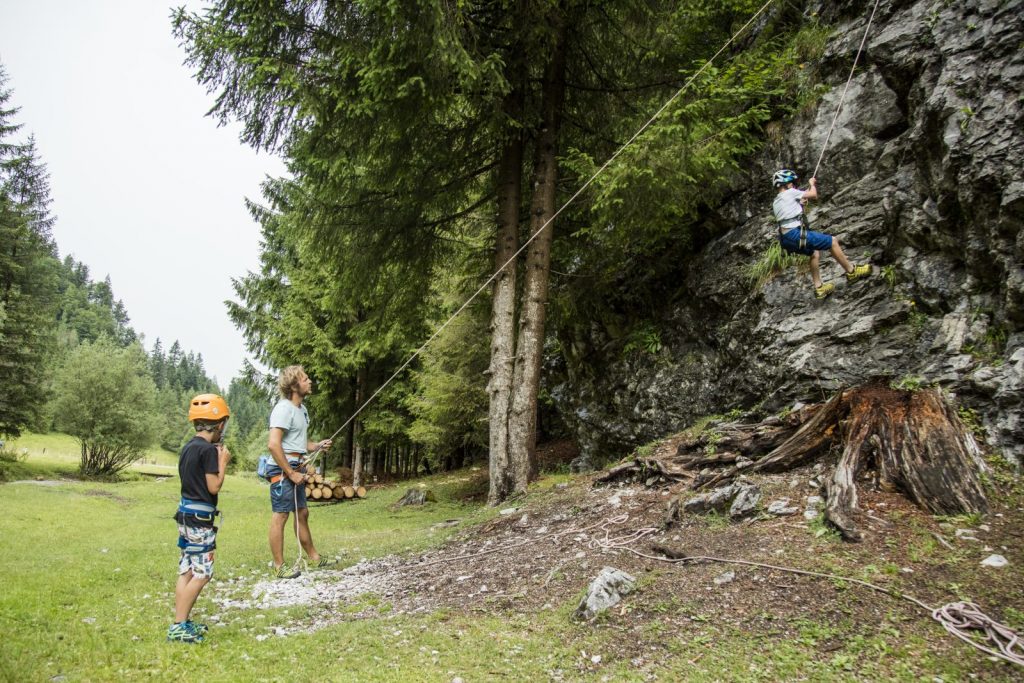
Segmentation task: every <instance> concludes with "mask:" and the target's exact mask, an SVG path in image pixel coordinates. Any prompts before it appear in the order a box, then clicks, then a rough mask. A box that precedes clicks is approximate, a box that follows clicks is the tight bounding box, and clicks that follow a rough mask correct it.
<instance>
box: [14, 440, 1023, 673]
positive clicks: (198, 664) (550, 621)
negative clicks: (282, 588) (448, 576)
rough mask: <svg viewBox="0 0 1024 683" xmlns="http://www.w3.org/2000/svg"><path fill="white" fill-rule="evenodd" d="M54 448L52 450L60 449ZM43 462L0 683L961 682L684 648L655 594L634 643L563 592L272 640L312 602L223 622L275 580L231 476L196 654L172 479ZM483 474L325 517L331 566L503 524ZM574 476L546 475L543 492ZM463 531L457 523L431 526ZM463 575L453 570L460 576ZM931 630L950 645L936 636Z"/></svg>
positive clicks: (720, 637) (357, 621)
mask: <svg viewBox="0 0 1024 683" xmlns="http://www.w3.org/2000/svg"><path fill="white" fill-rule="evenodd" d="M27 443H31V442H27ZM45 443H47V444H52V443H53V441H52V435H51V439H50V440H47V441H45ZM46 449H47V453H46V455H45V456H44V455H43V454H42V453H40V454H39V456H38V458H37V457H36V456H35V455H34V454H33V455H30V457H29V459H28V460H27V461H26V462H25V463H20V464H19V466H20V467H21V468H22V470H21V471H20V472H21V474H23V475H25V476H26V477H27V479H28V480H24V481H14V482H11V483H6V484H2V485H0V557H2V558H3V565H2V566H3V570H4V577H5V580H4V584H3V585H4V590H3V591H2V593H0V626H2V627H3V629H4V635H3V638H2V639H0V681H19V682H20V681H121V680H157V681H171V680H196V681H295V680H303V681H305V680H328V681H335V680H337V681H341V680H356V681H439V682H445V683H449V682H450V681H452V680H453V679H455V678H461V679H462V680H463V681H465V682H466V683H470V682H471V681H494V680H509V681H549V680H555V681H577V680H581V681H642V680H651V672H652V670H653V671H656V672H657V680H667V681H676V680H694V681H714V680H729V681H761V680H873V679H874V680H877V678H874V677H873V676H868V677H867V678H865V676H864V675H863V674H864V672H866V671H873V672H875V673H876V674H878V675H879V676H882V677H884V678H886V679H889V680H918V679H919V678H920V676H921V673H922V670H924V671H926V672H929V673H930V674H934V675H937V676H940V677H941V678H942V679H943V680H956V679H957V678H958V677H959V675H960V674H962V673H963V669H961V668H960V667H961V666H962V664H961V663H959V662H957V661H954V660H942V659H936V658H933V657H931V656H926V657H923V658H922V656H921V653H922V652H926V653H927V651H928V646H927V643H925V642H923V641H922V640H921V638H920V637H918V636H912V637H909V638H907V639H905V640H902V641H901V640H900V639H898V638H897V639H895V640H894V638H893V637H891V636H890V635H887V634H888V631H886V630H885V629H883V628H882V626H884V624H883V625H882V626H879V625H878V624H868V625H866V626H865V628H864V629H862V630H861V632H862V634H863V635H860V636H858V637H857V638H855V639H852V640H846V639H843V640H841V642H838V643H837V644H835V645H829V646H828V647H829V648H830V649H829V651H828V652H827V653H826V654H824V655H823V654H822V650H821V648H822V647H823V646H822V643H823V642H825V643H830V642H832V641H833V640H835V639H837V638H840V636H841V635H842V634H843V633H846V631H842V630H837V629H839V628H840V626H841V625H837V624H829V623H825V622H818V621H815V620H814V619H813V618H811V616H810V615H808V617H807V619H806V620H802V621H800V622H799V637H797V638H793V639H788V640H773V641H772V642H771V643H770V646H769V647H762V645H763V644H762V643H760V642H759V641H758V639H755V638H751V636H750V635H749V634H748V633H746V632H744V631H743V630H742V629H737V628H732V627H729V626H728V625H714V624H709V625H707V627H706V628H705V626H704V624H703V622H700V623H698V621H695V620H697V619H698V618H699V616H700V615H697V616H693V615H692V614H691V615H690V619H689V622H688V623H691V624H697V625H698V626H699V627H700V633H699V634H698V635H696V636H695V635H694V634H693V633H690V634H689V635H684V634H683V633H678V634H677V633H675V632H674V627H673V626H672V625H671V624H672V623H673V622H671V621H668V622H660V621H659V620H658V619H657V618H656V617H657V614H656V613H657V612H660V610H661V609H665V610H666V614H668V615H670V616H671V615H673V614H677V615H678V614H682V613H686V614H689V613H690V612H689V611H687V607H686V605H674V604H672V600H671V599H670V598H671V596H661V597H663V598H664V600H663V601H664V603H665V604H664V605H663V606H662V605H661V604H660V603H658V602H657V601H658V600H659V595H657V594H653V593H650V592H649V593H648V594H647V595H646V597H644V600H645V601H647V602H651V603H653V604H654V609H649V611H652V612H655V614H654V617H655V618H652V619H651V620H650V621H647V622H645V625H643V626H642V627H638V628H641V630H640V631H637V630H636V629H635V628H629V629H627V628H625V625H626V624H628V623H629V622H628V619H626V618H623V619H621V620H618V619H616V620H603V621H602V620H598V622H597V623H595V624H577V623H576V622H573V621H571V620H570V619H569V614H570V612H571V611H572V609H573V608H574V607H575V605H576V602H577V600H578V599H579V597H580V595H579V594H567V593H564V592H563V593H556V594H552V595H551V606H550V608H545V609H541V610H535V611H529V610H515V609H500V610H497V609H496V610H490V609H479V608H473V609H469V610H465V611H458V612H456V611H453V610H447V609H440V610H435V611H431V612H428V613H424V614H416V615H410V614H398V613H389V612H388V603H389V600H388V598H387V596H386V595H370V594H364V595H363V596H360V597H358V598H356V599H354V600H353V603H354V604H352V605H351V606H346V605H342V606H340V610H341V611H342V612H344V611H346V608H348V607H350V608H351V610H349V611H353V612H354V611H358V609H359V608H360V606H362V605H364V604H373V605H374V606H375V607H376V608H377V609H376V614H377V616H371V617H360V618H351V619H348V620H344V621H341V622H340V623H335V624H333V625H328V626H326V627H324V628H321V629H320V630H315V631H312V632H299V633H292V634H290V635H288V636H287V637H277V636H275V635H274V632H275V628H277V627H279V626H281V625H287V624H289V623H293V622H295V621H303V620H307V618H308V617H309V616H310V615H312V614H314V609H313V608H314V606H313V605H310V606H299V607H290V608H281V609H236V610H224V609H223V608H221V607H220V606H218V605H217V604H216V603H215V602H214V598H217V597H219V596H224V595H228V594H232V595H234V594H235V593H232V592H231V591H232V589H233V587H234V585H235V584H236V582H241V581H242V580H243V579H245V580H247V581H251V580H252V577H253V576H265V575H267V572H268V571H269V570H268V568H267V561H268V559H269V557H268V550H267V546H266V526H267V521H268V516H269V514H268V507H269V506H268V504H267V496H268V493H267V487H266V485H265V484H263V483H261V482H260V481H259V480H257V479H256V478H255V477H254V476H250V475H238V476H229V477H228V479H227V481H226V483H225V486H224V489H223V491H222V493H221V508H222V510H223V511H224V520H223V524H222V529H221V533H220V535H219V537H218V550H217V569H216V577H215V579H214V581H213V582H212V583H211V584H210V585H209V586H207V588H206V589H205V590H204V592H203V594H202V595H201V596H200V598H199V602H198V603H197V606H196V610H195V612H194V613H193V617H194V618H195V619H196V620H197V621H207V622H208V623H209V621H210V617H211V616H215V615H216V616H222V617H223V618H222V619H221V621H220V622H219V623H217V624H213V625H212V630H211V633H210V635H209V637H208V641H207V642H206V643H204V644H202V645H197V646H189V645H184V644H179V643H168V642H166V640H165V635H166V629H167V626H168V625H169V623H170V620H171V616H172V608H173V587H174V580H175V578H176V567H177V558H178V550H177V548H176V546H175V542H176V540H177V531H176V527H175V524H174V522H173V520H172V519H171V516H172V514H173V512H174V510H175V508H176V503H177V499H178V494H179V490H178V481H177V478H176V477H175V476H171V477H167V478H160V477H156V478H154V477H138V476H132V477H129V478H127V479H126V480H124V481H120V482H89V481H78V480H73V479H66V478H59V480H55V478H51V477H50V475H51V474H52V473H53V472H54V471H57V472H58V474H59V473H60V472H61V471H62V470H63V469H64V468H65V467H67V468H68V470H67V471H70V470H73V465H74V462H73V461H71V460H67V455H66V454H62V453H58V452H57V451H58V450H59V447H58V446H54V445H47V446H46ZM482 474H483V473H480V472H476V473H471V472H465V471H464V472H459V473H455V474H448V475H439V476H436V477H432V478H429V479H424V480H423V482H425V483H426V484H427V485H428V486H429V487H430V488H431V490H432V491H433V492H434V493H435V495H436V497H437V502H436V503H432V504H429V505H427V506H424V507H421V508H402V509H400V510H393V509H391V507H390V506H391V504H392V503H393V502H394V501H396V500H397V499H398V498H399V497H401V495H402V493H403V492H404V490H405V488H406V487H407V486H409V485H411V482H409V483H403V484H402V485H399V486H394V487H382V488H377V489H372V490H371V491H370V493H369V495H368V497H367V499H365V500H362V501H355V502H345V503H340V504H336V505H329V506H318V507H315V508H314V509H313V510H312V511H311V527H312V530H313V534H314V538H315V541H316V544H317V546H318V547H319V549H320V550H321V552H322V553H323V554H325V555H337V556H339V557H340V558H341V560H342V562H341V564H342V566H350V565H353V564H355V563H357V562H359V560H360V559H361V558H375V557H383V556H386V555H389V554H396V553H397V554H409V553H415V552H417V551H419V550H424V549H428V548H430V547H432V546H436V545H438V544H440V543H441V542H443V541H444V540H445V539H446V538H447V537H449V536H451V535H452V534H455V533H457V532H458V531H459V530H460V529H462V528H465V527H466V526H467V525H472V524H479V523H483V522H486V521H488V520H491V519H492V518H494V517H495V516H497V515H498V512H497V511H495V510H493V509H489V508H486V507H484V506H483V505H481V504H480V503H479V502H466V501H468V500H470V495H469V494H471V493H474V492H476V493H479V488H478V487H479V485H480V482H481V477H482ZM37 476H45V477H46V479H45V480H44V481H37V480H36V477H37ZM563 480H565V477H560V478H558V479H551V478H549V479H545V480H542V481H541V482H539V483H538V484H537V488H538V489H550V487H551V485H552V483H553V482H554V481H563ZM474 487H477V489H476V490H475V491H474ZM534 495H539V494H535V493H531V496H534ZM475 500H477V501H478V499H475ZM452 519H457V520H460V522H459V524H458V525H455V526H436V525H437V524H438V523H439V522H442V521H446V520H452ZM285 552H286V557H287V558H288V559H289V561H290V560H291V558H293V557H294V553H295V542H294V538H287V537H286V548H285ZM451 571H452V572H456V571H459V570H458V568H457V566H455V565H453V566H452V570H451ZM654 577H655V575H654V574H652V575H651V579H650V580H654ZM644 581H645V580H644V579H642V583H643V582H644ZM582 588H583V586H582V585H581V586H580V589H581V590H582ZM649 607H650V606H649ZM676 623H678V622H676ZM924 628H925V632H926V633H929V634H931V635H933V636H934V637H935V638H938V639H940V641H941V640H942V639H944V638H945V636H943V635H942V634H941V631H940V629H938V628H937V627H936V628H934V629H933V628H931V627H927V626H925V627H924ZM854 631H858V629H854ZM640 636H642V637H643V639H644V640H645V642H649V643H650V646H649V647H650V651H651V656H652V658H657V660H658V661H659V663H658V665H657V667H656V668H654V669H652V668H651V665H650V664H649V663H641V664H638V663H637V659H636V658H633V659H630V658H627V657H618V658H617V657H614V656H610V655H609V654H608V653H611V652H614V651H615V650H616V645H617V644H618V643H621V642H624V641H625V640H634V639H636V638H638V637H640ZM950 647H951V648H952V649H953V651H955V652H957V653H958V654H960V655H963V654H964V651H963V650H962V649H956V648H957V647H958V646H956V645H955V644H954V645H952V646H950ZM647 648H648V646H647V645H644V646H643V649H644V651H645V652H646V651H647ZM836 648H838V649H836ZM600 653H605V655H604V658H603V659H602V657H601V656H600ZM645 656H646V655H645ZM965 659H967V658H965ZM865 662H866V664H865ZM998 670H999V671H1004V670H1006V671H1008V673H1009V674H1011V675H1012V674H1013V673H1015V672H1013V671H1009V670H1008V669H1001V668H1000V669H998ZM858 671H859V672H860V674H859V675H858V673H857V672H858ZM985 678H987V679H990V680H1003V679H1002V678H1000V677H999V676H995V677H991V676H986V677H985ZM1005 680H1012V678H1007V679H1005Z"/></svg>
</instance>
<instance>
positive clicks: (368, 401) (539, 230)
mask: <svg viewBox="0 0 1024 683" xmlns="http://www.w3.org/2000/svg"><path fill="white" fill-rule="evenodd" d="M773 2H775V0H766V1H765V3H764V4H763V5H761V8H760V9H759V10H757V11H756V12H755V13H754V14H753V15H752V16H751V17H750V19H748V20H747V23H745V24H743V26H741V27H740V28H739V30H737V31H736V32H735V33H734V34H732V37H730V38H729V40H727V41H725V43H724V44H723V45H722V47H720V48H719V49H718V52H716V53H715V54H714V55H712V56H711V58H710V59H708V60H707V61H706V62H704V64H703V65H702V66H701V67H700V68H699V69H697V71H696V72H694V74H693V75H692V76H690V78H689V79H687V80H686V82H685V83H684V84H683V86H682V87H681V88H679V90H677V91H676V93H675V94H674V95H672V97H670V98H669V99H668V100H666V101H665V103H664V104H663V105H662V106H661V108H660V109H658V111H656V112H654V114H653V115H652V116H651V117H650V118H649V119H648V120H647V122H646V123H644V124H643V125H642V126H640V128H639V129H638V130H637V131H636V132H635V133H634V134H633V135H632V137H630V138H629V139H628V140H627V141H626V142H624V143H623V144H622V145H621V146H620V147H619V148H618V149H617V150H616V151H615V153H614V154H612V155H611V156H610V157H609V158H608V160H607V161H605V162H604V163H603V164H602V165H601V167H600V168H598V169H597V171H595V172H594V174H593V175H591V176H590V178H589V179H588V180H587V181H586V182H585V183H583V185H581V186H580V187H579V189H577V190H576V192H575V193H574V194H573V195H572V196H571V197H569V199H568V200H566V202H565V203H564V204H562V206H561V208H559V209H558V210H557V211H555V213H553V214H552V215H551V217H550V218H548V219H547V220H546V221H545V222H544V224H543V225H542V226H540V227H539V228H537V231H536V232H534V233H533V234H532V235H530V238H529V239H527V240H526V241H525V242H524V243H523V245H522V246H521V247H520V248H519V249H518V250H517V251H516V252H515V253H514V254H512V256H510V257H509V258H508V260H507V261H505V263H503V264H502V265H501V267H500V268H498V269H497V270H496V271H495V272H494V273H493V274H492V275H491V276H490V277H489V278H487V280H486V281H485V282H484V283H483V284H482V285H480V287H479V288H478V289H477V290H476V291H475V292H474V293H473V294H472V295H471V296H470V297H469V298H468V299H466V301H465V302H464V303H463V304H462V305H461V306H459V308H458V310H456V311H455V312H454V313H452V315H451V316H450V317H449V318H448V319H447V320H445V321H444V323H442V324H441V326H440V327H438V328H437V330H435V331H434V333H433V334H432V335H430V338H429V339H427V340H426V341H425V342H423V344H421V345H420V347H419V348H418V349H416V351H414V352H413V354H412V355H411V356H409V358H408V359H407V360H406V361H405V362H404V363H402V365H401V366H399V368H398V369H397V370H395V372H394V373H393V374H392V375H391V376H390V377H388V379H387V380H386V381H385V382H384V383H383V384H381V385H380V387H378V389H377V390H376V391H374V392H373V394H372V395H371V396H370V398H368V399H366V401H364V402H363V404H362V405H360V406H359V407H358V408H357V409H356V410H355V412H353V413H352V414H351V415H350V416H349V418H348V419H347V420H345V422H344V424H342V425H341V426H340V427H338V429H337V430H335V432H334V433H333V434H331V436H330V437H329V438H330V439H331V440H334V438H335V437H336V436H337V435H338V434H340V433H341V432H342V430H344V429H345V428H346V427H347V426H348V425H349V424H351V423H352V421H353V420H354V419H355V418H356V417H357V416H358V415H359V414H360V413H361V412H362V411H363V410H364V409H365V408H366V407H367V406H368V405H370V404H371V403H373V401H374V399H376V398H377V396H378V395H379V394H380V393H381V392H382V391H384V389H385V388H386V387H387V386H388V385H389V384H391V382H392V381H394V380H395V378H396V377H398V376H399V375H400V374H401V373H402V371H403V370H405V369H406V368H407V367H409V365H410V364H411V363H412V362H413V361H414V360H416V358H418V357H419V355H420V354H421V353H423V351H424V349H426V348H427V346H428V345H429V344H430V342H432V341H434V339H436V338H437V336H438V335H439V334H441V332H443V331H444V329H445V328H446V327H448V325H450V324H451V322H452V321H453V320H455V318H457V317H458V316H459V314H460V313H462V311H464V310H466V308H467V307H468V306H469V305H470V304H471V303H472V302H473V301H474V300H475V299H476V298H477V297H478V296H480V294H482V293H483V292H484V290H485V289H486V288H487V287H488V286H489V285H490V284H491V283H492V282H494V280H495V279H496V278H497V277H498V276H499V275H500V274H501V273H502V272H504V270H505V269H506V268H507V267H508V266H509V265H510V264H512V263H514V262H515V260H516V259H517V258H518V257H519V255H520V254H522V253H523V251H524V250H525V249H526V248H527V247H528V246H529V245H530V244H531V243H532V242H533V240H535V239H536V238H537V236H538V235H540V234H541V233H542V232H544V230H546V229H547V227H548V226H549V225H551V223H552V222H554V220H555V219H556V218H558V216H559V215H560V214H561V213H562V212H563V211H564V210H565V209H566V208H567V207H568V206H569V205H570V204H572V203H573V202H574V201H575V200H576V198H577V197H579V196H580V195H581V194H583V192H584V190H586V189H587V188H588V187H590V185H591V184H593V182H594V181H595V180H596V179H597V177H598V176H599V175H601V173H603V172H604V171H605V169H607V168H608V167H609V166H610V165H611V164H612V162H613V161H615V160H616V159H617V158H618V157H619V156H620V155H621V154H622V153H623V152H624V151H625V150H626V148H627V147H629V146H630V145H631V144H633V142H635V141H636V139H637V138H638V137H640V135H642V134H643V132H644V131H645V130H647V129H648V128H649V127H650V126H651V124H652V123H654V121H655V120H656V119H657V118H658V117H659V116H661V114H662V113H663V112H664V111H665V110H666V109H667V108H668V107H669V106H670V105H671V104H672V103H673V102H674V101H675V100H676V99H678V98H679V96H680V95H682V94H683V93H684V92H686V91H687V90H688V89H689V88H690V86H691V85H693V83H694V81H696V80H697V78H698V77H699V76H700V75H701V74H702V73H704V71H705V70H706V69H707V68H708V67H709V66H711V64H712V62H714V61H715V60H716V59H717V58H718V57H719V56H720V55H721V54H722V53H723V52H725V50H726V49H727V48H728V47H729V46H730V45H732V44H733V43H734V42H735V41H736V39H737V38H738V37H739V36H740V34H742V33H743V32H744V31H746V30H747V28H748V27H750V26H751V25H752V24H753V23H754V21H755V20H756V19H757V18H758V17H759V16H761V14H762V13H763V12H764V11H765V10H766V9H768V7H769V5H771V4H772V3H773ZM320 451H321V449H320V448H319V447H318V448H317V449H316V450H315V451H313V453H311V454H310V456H311V457H313V458H314V462H315V459H316V457H318V453H319V452H320Z"/></svg>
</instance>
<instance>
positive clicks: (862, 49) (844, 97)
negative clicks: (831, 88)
mask: <svg viewBox="0 0 1024 683" xmlns="http://www.w3.org/2000/svg"><path fill="white" fill-rule="evenodd" d="M878 3H879V0H875V6H874V7H873V8H872V9H871V16H870V17H868V25H867V28H865V29H864V37H863V38H861V40H860V47H859V48H857V54H856V56H855V57H854V58H853V66H851V67H850V77H849V78H847V79H846V87H845V88H843V94H842V95H841V96H840V97H839V106H838V107H836V113H835V116H833V117H832V125H831V126H829V127H828V133H827V134H826V135H825V144H823V145H822V146H821V154H820V155H819V156H818V163H817V164H815V165H814V173H812V174H811V177H812V178H817V177H818V168H819V167H821V160H822V159H824V158H825V150H826V149H828V141H829V140H830V139H831V138H832V130H833V129H834V128H835V127H836V121H837V120H838V119H839V112H841V111H842V110H843V102H844V101H845V100H846V93H847V91H849V89H850V83H851V82H852V81H853V72H854V70H855V69H856V68H857V62H858V61H859V60H860V53H861V52H863V51H864V45H865V44H866V43H867V41H868V32H869V31H870V30H871V22H872V21H874V20H875V11H876V10H878Z"/></svg>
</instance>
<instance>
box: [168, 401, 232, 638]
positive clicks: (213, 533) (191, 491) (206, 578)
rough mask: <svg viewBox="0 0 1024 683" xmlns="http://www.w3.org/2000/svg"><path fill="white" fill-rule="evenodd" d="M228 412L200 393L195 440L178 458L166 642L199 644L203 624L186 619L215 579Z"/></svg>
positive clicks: (194, 411)
mask: <svg viewBox="0 0 1024 683" xmlns="http://www.w3.org/2000/svg"><path fill="white" fill-rule="evenodd" d="M230 416H231V411H230V410H229V409H228V404H227V403H226V402H225V401H224V399H223V398H221V397H220V396H218V395H216V394H200V395H199V396H196V397H195V398H193V399H192V401H191V403H190V404H189V408H188V419H189V421H190V422H191V423H192V425H193V426H194V427H195V430H196V435H195V437H194V438H193V439H192V440H191V441H189V442H188V443H187V444H185V447H184V448H182V449H181V456H180V457H179V458H178V477H179V478H180V479H181V502H180V503H179V505H178V512H177V513H176V514H175V515H174V519H175V521H177V522H178V547H179V548H181V557H180V558H179V560H178V584H177V586H175V589H174V623H173V624H171V627H170V628H169V629H167V640H171V641H178V642H183V643H201V642H203V634H204V633H206V624H197V623H195V622H193V621H192V620H191V619H189V614H191V612H192V607H193V605H195V604H196V599H197V598H198V597H199V593H200V592H201V591H202V590H203V586H205V585H206V584H207V583H209V582H210V579H211V578H212V577H213V551H214V549H215V548H216V547H217V527H216V526H214V523H213V520H214V518H215V517H216V516H217V514H219V513H218V512H217V494H218V492H220V489H221V486H223V485H224V472H225V470H226V469H227V466H228V462H229V461H230V460H231V452H230V451H228V449H227V447H225V446H224V445H223V444H222V443H221V440H222V439H223V438H224V429H225V428H226V427H227V421H228V418H229V417H230Z"/></svg>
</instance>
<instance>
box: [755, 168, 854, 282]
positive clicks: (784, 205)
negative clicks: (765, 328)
mask: <svg viewBox="0 0 1024 683" xmlns="http://www.w3.org/2000/svg"><path fill="white" fill-rule="evenodd" d="M797 180H798V178H797V175H796V173H794V172H793V171H790V170H789V169H786V168H783V169H781V170H779V171H776V172H775V175H774V176H772V183H773V184H774V185H775V189H776V190H777V191H778V192H777V194H776V195H775V201H773V202H772V211H773V212H774V213H775V222H776V224H777V225H778V226H779V243H780V244H781V245H782V248H783V249H785V250H786V251H787V252H789V253H790V254H803V255H804V256H810V257H811V279H812V280H813V281H814V295H815V296H816V297H817V298H819V299H824V298H825V297H827V296H828V295H829V294H831V293H832V291H833V290H834V289H835V288H836V287H835V285H833V284H832V283H831V282H829V283H827V284H823V283H822V281H821V271H820V269H819V266H818V264H819V262H820V260H821V252H823V251H828V252H831V254H832V256H833V257H834V258H835V260H836V261H838V262H839V265H841V266H842V267H843V270H845V271H846V280H847V281H848V282H853V281H854V280H858V279H860V278H862V277H867V276H868V275H871V266H870V265H869V264H866V263H865V264H862V265H859V266H857V265H854V264H852V263H850V261H849V260H847V258H846V254H844V253H843V250H842V248H841V247H840V246H839V240H837V239H836V238H835V237H832V236H831V235H826V234H824V233H821V232H814V231H813V230H809V229H808V226H807V217H806V216H805V215H804V203H805V202H806V201H807V200H808V199H817V198H818V188H817V180H816V179H815V178H811V179H810V181H809V182H810V188H808V189H806V190H800V189H798V188H797V187H796V181H797Z"/></svg>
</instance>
